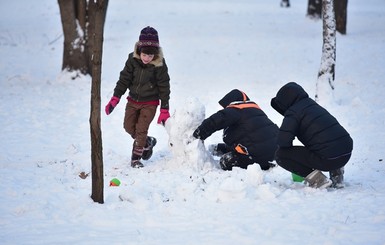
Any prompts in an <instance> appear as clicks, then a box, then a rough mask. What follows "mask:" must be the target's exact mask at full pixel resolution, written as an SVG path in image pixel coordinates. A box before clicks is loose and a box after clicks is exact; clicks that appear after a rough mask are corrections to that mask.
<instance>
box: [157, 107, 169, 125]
mask: <svg viewBox="0 0 385 245" xmlns="http://www.w3.org/2000/svg"><path fill="white" fill-rule="evenodd" d="M169 117H170V113H169V112H168V109H160V114H159V117H158V124H162V125H163V126H164V124H165V122H166V121H167V119H169Z"/></svg>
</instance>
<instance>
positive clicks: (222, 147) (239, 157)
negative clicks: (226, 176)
mask: <svg viewBox="0 0 385 245" xmlns="http://www.w3.org/2000/svg"><path fill="white" fill-rule="evenodd" d="M217 151H218V152H220V153H221V154H225V153H228V152H231V153H232V154H231V157H230V158H228V159H227V160H228V161H229V162H228V163H227V164H229V166H236V167H240V168H244V169H247V166H249V165H251V164H254V163H258V164H259V165H260V167H261V169H262V170H267V169H269V168H270V163H269V160H266V159H260V158H258V157H255V156H250V155H244V154H241V153H238V152H237V151H235V150H233V149H231V147H229V146H227V145H226V144H224V143H220V144H218V145H217ZM225 170H229V169H225Z"/></svg>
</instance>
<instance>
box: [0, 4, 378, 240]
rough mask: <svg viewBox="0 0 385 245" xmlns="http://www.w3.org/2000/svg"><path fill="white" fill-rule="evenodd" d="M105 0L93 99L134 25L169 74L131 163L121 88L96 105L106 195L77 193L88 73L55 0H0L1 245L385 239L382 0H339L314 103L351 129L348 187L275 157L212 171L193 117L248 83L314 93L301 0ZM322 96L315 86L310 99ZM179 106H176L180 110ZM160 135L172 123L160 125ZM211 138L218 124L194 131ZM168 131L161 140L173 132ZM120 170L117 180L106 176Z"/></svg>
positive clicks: (112, 73)
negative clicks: (70, 62) (75, 69)
mask: <svg viewBox="0 0 385 245" xmlns="http://www.w3.org/2000/svg"><path fill="white" fill-rule="evenodd" d="M291 5H292V6H291V7H290V8H287V9H286V8H280V7H279V0H276V1H271V0H259V1H253V0H238V1H230V0H221V1H212V0H194V1H181V0H179V1H178V0H165V1H156V0H141V1H125V0H114V1H110V3H109V6H108V12H107V20H106V25H105V34H104V35H105V36H104V37H105V40H104V51H103V73H102V107H104V105H105V104H106V103H107V102H108V100H109V98H110V97H111V95H112V91H113V88H114V86H115V83H116V81H117V78H118V76H119V72H120V70H121V69H122V68H123V65H124V62H125V60H126V58H127V55H128V53H129V52H131V51H132V49H133V46H134V43H135V41H136V40H137V39H138V36H139V32H140V30H141V29H142V28H143V27H145V26H147V25H150V26H153V27H155V28H156V29H157V30H158V31H159V35H160V42H161V45H162V47H163V49H164V53H165V57H166V61H167V64H168V66H169V72H170V76H171V89H172V93H171V101H170V105H171V114H172V115H173V117H172V118H171V119H170V123H169V125H168V127H167V128H164V127H162V126H159V125H156V122H155V121H154V122H153V124H152V125H151V128H150V134H151V135H153V136H155V137H156V138H157V139H158V144H157V146H156V148H155V152H154V155H153V157H152V158H151V159H150V160H149V161H146V162H144V164H145V167H144V168H142V169H132V168H130V167H129V159H130V152H131V146H132V139H131V138H130V137H129V136H128V135H127V134H126V133H125V131H124V129H123V127H122V122H123V115H124V105H125V102H124V100H122V102H121V103H120V104H119V105H118V107H117V108H116V109H115V110H114V112H113V113H112V114H111V115H110V116H105V114H104V112H103V114H102V132H103V153H104V154H103V156H104V173H105V176H104V177H105V179H104V180H105V181H104V183H105V188H104V197H105V198H104V199H105V203H104V204H98V203H94V202H93V201H92V199H91V198H90V194H91V178H90V177H87V178H85V179H82V178H80V177H79V174H80V173H81V172H84V173H86V174H87V173H90V171H91V162H90V161H91V160H90V134H89V121H88V119H89V108H90V85H91V79H90V77H80V78H78V79H76V80H72V79H71V74H68V73H65V72H64V73H62V72H61V70H60V68H61V60H62V45H63V36H62V27H61V22H60V14H59V8H58V4H57V1H49V0H40V1H26V0H24V1H23V0H15V1H1V3H0V84H1V89H0V143H1V147H0V197H1V202H0V244H300V243H301V244H385V236H384V232H385V206H384V203H385V192H384V189H385V168H384V160H383V159H384V146H385V144H384V143H385V140H384V139H385V131H384V126H385V122H384V118H385V116H384V115H385V100H384V97H383V95H384V93H385V83H384V81H383V79H384V77H385V69H384V65H385V55H384V51H385V26H384V23H385V2H384V1H383V0H367V1H360V0H350V1H349V6H348V25H347V35H345V36H342V35H340V34H338V35H337V64H336V81H335V83H336V89H335V93H334V101H333V102H330V103H328V104H323V105H324V106H325V107H326V108H327V109H328V110H329V111H330V112H331V113H332V114H333V115H334V116H335V117H336V118H337V119H338V120H339V121H340V122H341V124H342V125H343V126H344V127H345V128H346V129H347V130H348V131H349V132H350V133H351V135H352V137H353V140H354V151H353V156H352V158H351V160H350V162H349V163H348V165H347V166H346V175H345V179H346V187H345V188H344V189H340V190H334V191H328V190H317V189H312V188H309V187H306V186H304V185H303V184H302V183H294V182H293V181H292V180H291V176H290V173H288V172H287V171H285V170H283V169H282V168H279V167H277V168H275V169H273V170H271V171H267V172H262V171H261V170H260V169H259V167H258V166H257V165H252V166H250V167H249V168H248V169H247V170H243V169H234V170H233V171H230V172H229V171H222V170H220V169H218V168H217V162H216V161H217V159H213V158H211V157H210V156H208V155H207V154H206V151H205V149H204V146H203V145H202V144H200V143H198V142H197V141H192V142H191V143H190V144H188V145H186V146H185V143H186V141H188V140H190V139H191V138H189V137H190V136H191V133H192V130H193V127H194V125H197V124H199V120H201V119H202V117H204V116H206V117H207V116H209V115H211V114H212V113H214V112H216V111H217V110H219V109H220V106H219V105H218V103H217V101H218V100H219V99H220V98H222V96H223V95H224V94H226V93H227V92H229V91H230V90H231V89H233V88H238V89H241V90H243V91H245V92H246V93H247V94H248V95H249V97H250V98H251V99H252V100H254V101H256V102H257V103H258V104H259V105H260V106H261V108H262V109H263V110H264V111H265V112H266V114H267V115H268V116H269V117H270V118H271V119H272V120H273V121H274V122H276V123H277V124H278V125H280V123H281V121H282V117H281V116H280V115H279V114H278V113H276V112H275V111H274V110H273V109H272V108H271V107H270V105H269V103H270V99H271V98H272V97H274V96H275V94H276V92H277V91H278V89H279V88H280V87H281V86H282V85H283V84H285V83H286V82H290V81H296V82H298V83H299V84H301V85H302V86H303V87H304V88H305V89H306V90H307V92H308V93H309V94H310V95H311V96H312V97H314V92H315V83H316V79H317V73H318V69H319V65H320V59H321V49H322V22H321V21H313V20H310V19H308V18H306V17H305V15H306V7H307V1H306V0H293V1H291ZM321 104H322V101H321ZM187 112H189V113H187ZM169 136H170V137H169ZM220 141H221V132H217V133H215V134H214V135H212V136H211V137H210V138H208V139H207V140H206V142H205V146H206V147H207V146H208V145H209V144H213V143H217V142H220ZM170 143H172V145H173V147H170ZM112 178H118V179H119V180H120V181H121V185H120V186H119V187H109V180H110V179H112Z"/></svg>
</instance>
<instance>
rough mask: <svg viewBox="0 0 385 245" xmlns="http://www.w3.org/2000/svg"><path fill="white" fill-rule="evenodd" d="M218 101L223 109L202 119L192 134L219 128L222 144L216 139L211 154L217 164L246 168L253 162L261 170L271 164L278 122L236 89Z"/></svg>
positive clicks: (201, 134) (201, 135) (201, 136)
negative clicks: (215, 156) (217, 157)
mask: <svg viewBox="0 0 385 245" xmlns="http://www.w3.org/2000/svg"><path fill="white" fill-rule="evenodd" d="M219 104H220V105H221V106H222V107H223V108H224V109H222V110H220V111H218V112H217V113H215V114H213V115H212V116H210V117H209V118H207V119H205V120H204V121H203V122H202V124H201V125H200V126H199V127H198V128H197V129H196V130H195V131H194V133H193V136H194V137H195V138H197V139H201V140H205V139H206V138H208V137H209V136H210V135H211V134H213V133H214V132H216V131H218V130H221V129H223V141H224V144H223V143H220V144H218V145H216V146H215V147H214V149H212V151H213V153H214V155H217V156H221V158H220V161H219V163H220V165H221V168H222V169H224V170H231V169H232V168H233V167H241V168H245V169H246V168H247V166H248V165H250V164H253V163H258V164H259V165H260V167H261V169H262V170H267V169H269V168H270V167H272V166H274V164H272V163H270V161H273V160H274V152H275V150H276V149H277V142H276V141H277V134H278V126H277V125H275V124H274V123H273V122H272V121H271V120H270V119H269V118H268V117H267V115H266V114H265V113H264V112H263V111H262V110H261V108H259V106H258V105H257V104H256V103H254V102H253V101H250V99H249V97H247V95H246V94H245V93H244V92H242V91H240V90H238V89H234V90H232V91H230V92H229V93H228V94H226V95H225V96H224V97H223V98H222V99H221V100H220V101H219Z"/></svg>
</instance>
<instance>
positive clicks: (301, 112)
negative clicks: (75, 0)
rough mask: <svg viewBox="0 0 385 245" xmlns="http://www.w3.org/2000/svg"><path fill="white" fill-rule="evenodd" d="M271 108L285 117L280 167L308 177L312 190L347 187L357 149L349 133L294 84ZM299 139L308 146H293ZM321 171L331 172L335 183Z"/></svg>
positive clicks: (283, 90) (282, 91) (278, 154)
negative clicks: (347, 167) (347, 171)
mask: <svg viewBox="0 0 385 245" xmlns="http://www.w3.org/2000/svg"><path fill="white" fill-rule="evenodd" d="M271 106H272V107H273V108H274V109H275V110H276V111H277V112H279V113H280V114H282V115H283V116H284V119H283V122H282V125H281V127H280V131H279V135H278V146H279V148H278V150H277V152H276V156H275V159H276V162H277V163H278V165H279V166H281V167H283V168H284V169H286V170H288V171H290V172H292V173H295V174H297V175H299V176H302V177H305V181H306V182H307V183H309V185H310V186H312V187H315V188H326V187H329V186H330V185H332V186H333V187H336V188H339V187H343V185H342V182H343V174H344V168H343V167H344V166H345V165H346V163H347V162H348V161H349V159H350V156H351V153H352V149H353V140H352V138H351V137H350V135H349V133H348V132H347V131H346V130H345V129H344V128H343V127H342V126H341V125H340V124H339V123H338V121H337V120H336V119H335V118H334V117H333V116H332V115H331V114H330V113H329V112H328V111H327V110H325V109H324V108H323V107H321V106H320V105H319V104H317V103H316V102H315V101H314V100H312V99H311V98H309V96H308V94H307V93H306V92H305V90H304V89H303V88H302V87H301V86H300V85H298V84H296V83H294V82H291V83H288V84H286V85H284V86H283V87H282V88H281V89H280V90H279V91H278V93H277V96H276V97H275V98H273V99H272V100H271ZM295 137H297V138H298V140H299V141H301V142H302V144H303V145H304V146H293V140H294V138H295ZM321 171H329V175H330V179H331V181H330V180H328V179H327V177H326V176H325V175H323V173H322V172H321Z"/></svg>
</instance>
